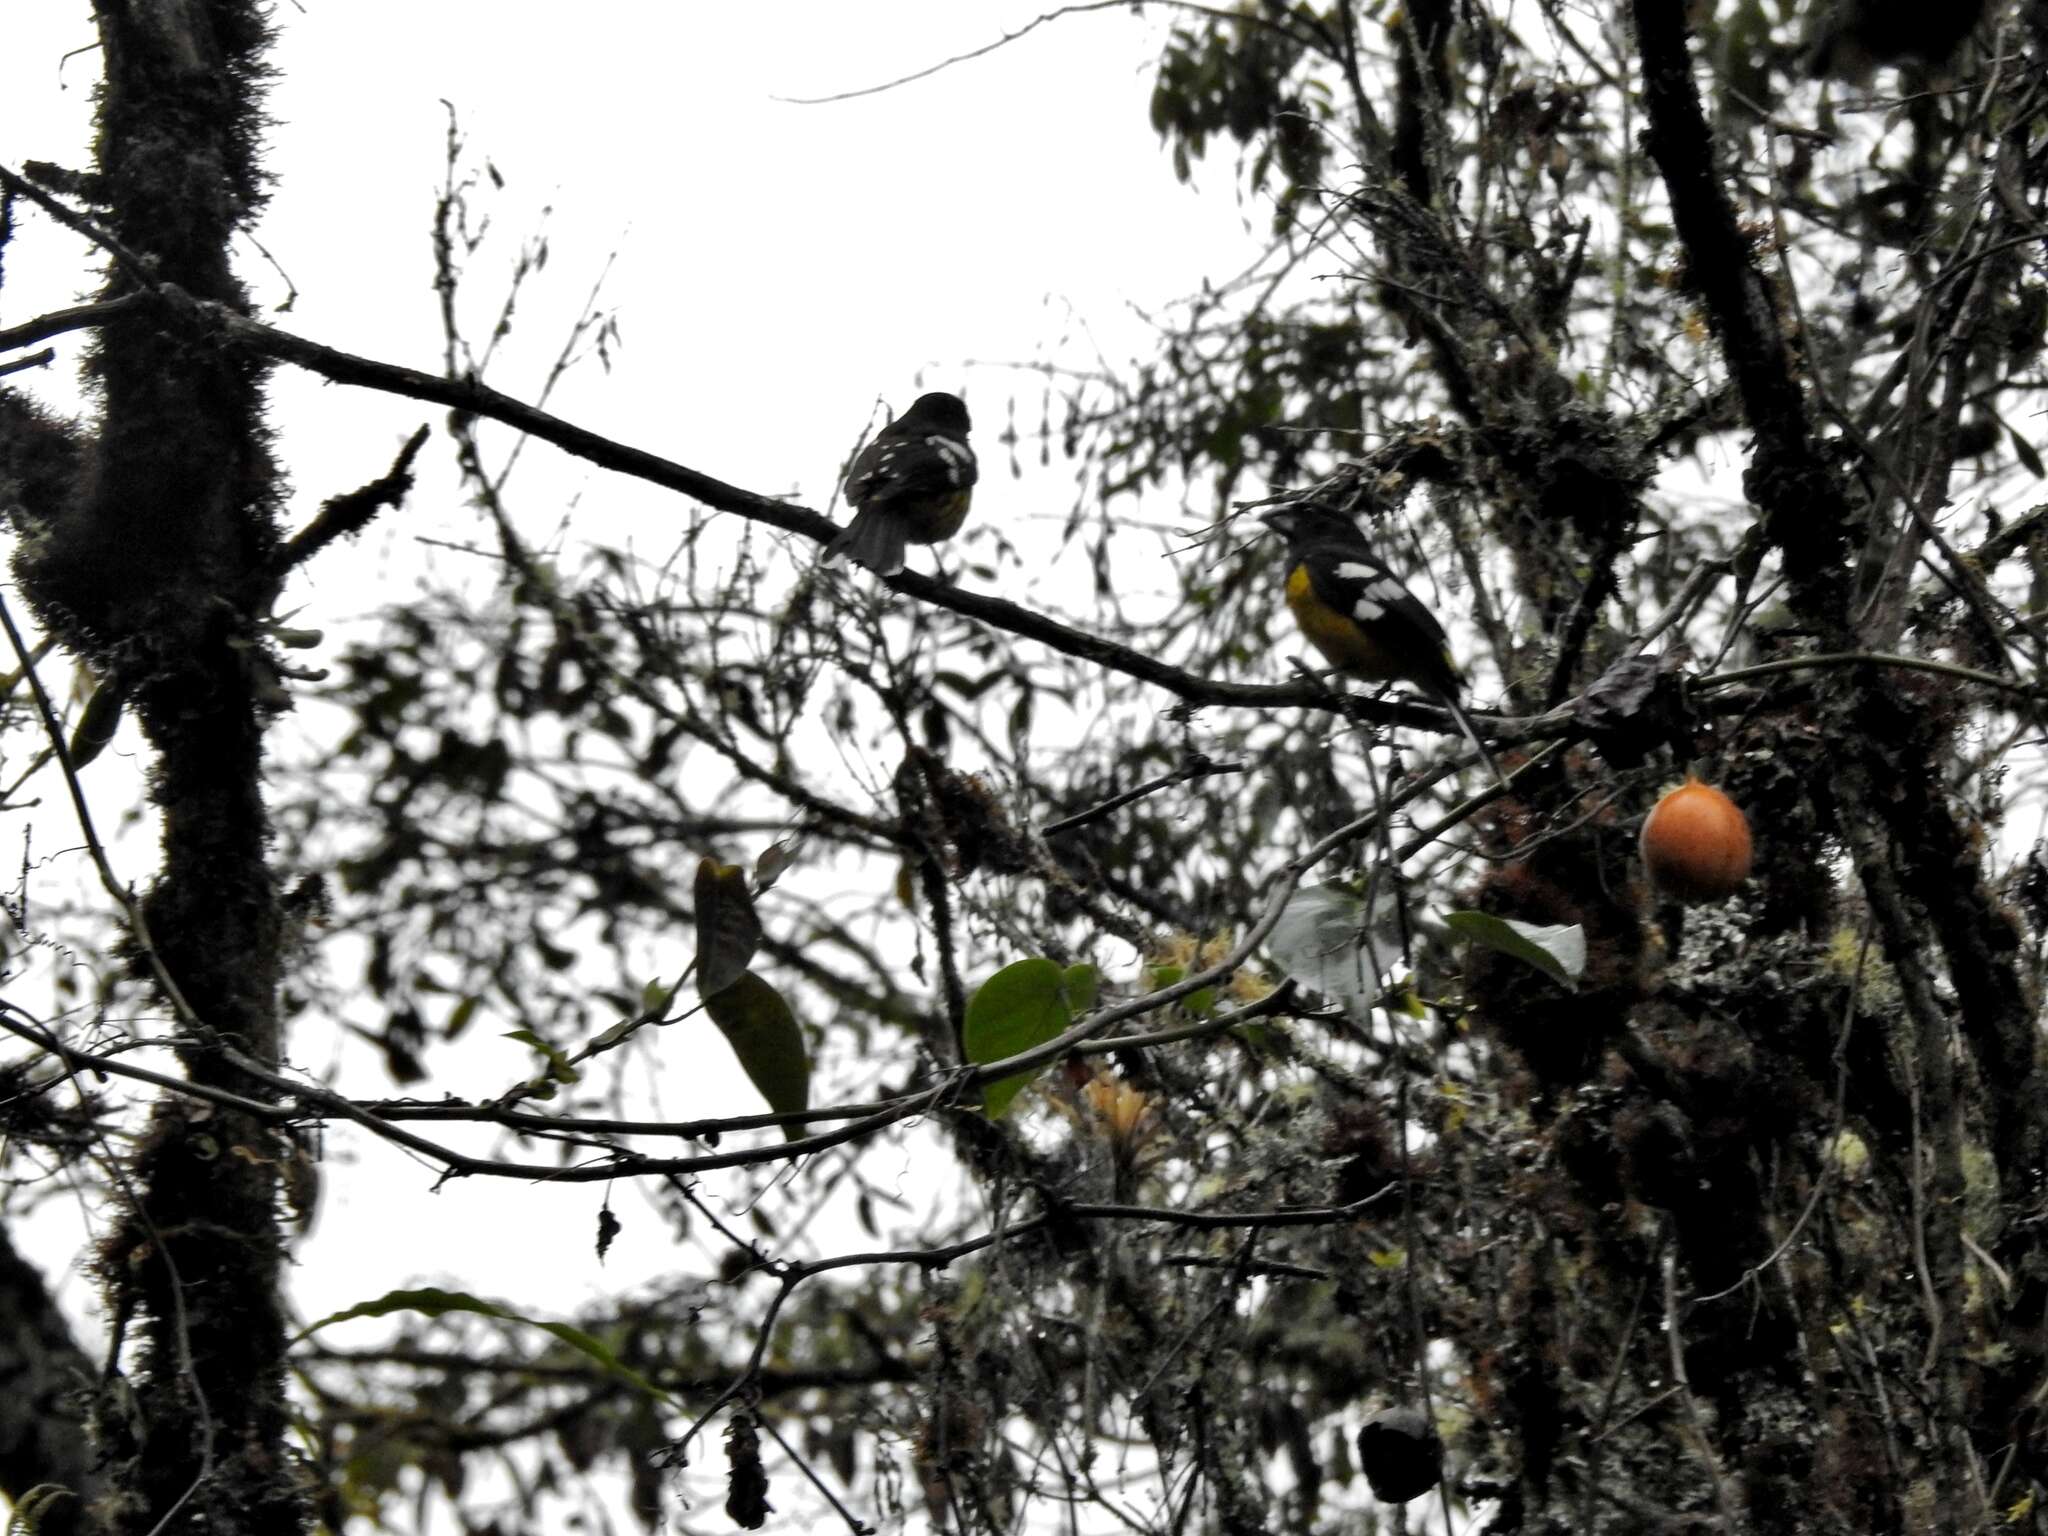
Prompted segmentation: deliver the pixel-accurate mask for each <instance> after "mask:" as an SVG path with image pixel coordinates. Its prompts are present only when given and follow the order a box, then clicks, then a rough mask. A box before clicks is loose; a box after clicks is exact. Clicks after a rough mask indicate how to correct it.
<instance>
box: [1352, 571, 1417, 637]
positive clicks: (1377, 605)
mask: <svg viewBox="0 0 2048 1536" xmlns="http://www.w3.org/2000/svg"><path fill="white" fill-rule="evenodd" d="M1337 578H1338V580H1340V581H1355V582H1357V583H1359V585H1360V586H1361V587H1362V588H1363V590H1362V591H1361V592H1360V593H1359V594H1358V598H1357V600H1356V601H1355V602H1353V603H1352V605H1351V616H1352V617H1353V618H1354V619H1356V620H1358V621H1359V622H1360V623H1361V624H1370V623H1372V621H1373V620H1375V619H1377V618H1379V617H1381V616H1382V615H1383V614H1385V613H1386V611H1387V610H1388V609H1389V608H1391V607H1393V606H1394V604H1396V603H1398V602H1400V601H1401V600H1402V599H1403V598H1405V597H1407V596H1408V589H1407V588H1406V587H1404V586H1402V585H1401V583H1400V582H1398V581H1396V580H1395V579H1394V578H1393V577H1391V576H1389V575H1388V574H1387V573H1386V571H1385V570H1383V569H1382V568H1381V567H1379V566H1377V565H1367V564H1366V563H1365V562H1364V561H1362V560H1340V561H1338V562H1337Z"/></svg>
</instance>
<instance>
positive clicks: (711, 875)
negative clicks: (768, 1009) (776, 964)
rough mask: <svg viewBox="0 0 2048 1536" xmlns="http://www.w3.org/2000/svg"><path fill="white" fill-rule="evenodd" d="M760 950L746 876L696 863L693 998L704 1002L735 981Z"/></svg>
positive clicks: (713, 863) (734, 868) (729, 867)
mask: <svg viewBox="0 0 2048 1536" xmlns="http://www.w3.org/2000/svg"><path fill="white" fill-rule="evenodd" d="M760 947H761V920H760V919H759V918H758V917H756V916H754V898H753V897H752V896H751V895H749V894H748V893H747V872H746V871H745V870H743V869H741V868H740V867H739V865H737V864H721V863H719V862H718V861H717V860H716V859H699V860H698V861H697V995H698V996H699V997H701V998H704V999H705V1000H706V1001H707V1002H708V1001H709V1000H710V999H711V998H712V997H713V996H715V995H716V994H718V993H720V992H723V991H724V990H725V989H726V988H727V987H729V986H731V985H732V984H733V983H734V982H736V981H738V980H739V979H740V976H741V974H742V973H743V972H744V971H745V970H746V968H747V963H748V962H749V961H751V960H752V959H753V958H754V951H755V950H757V949H759V948H760Z"/></svg>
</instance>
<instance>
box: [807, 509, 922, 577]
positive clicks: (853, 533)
mask: <svg viewBox="0 0 2048 1536" xmlns="http://www.w3.org/2000/svg"><path fill="white" fill-rule="evenodd" d="M909 543H910V539H909V536H908V535H907V534H906V533H905V531H904V527H903V522H902V519H900V518H898V517H895V516H894V515H892V514H890V513H888V512H878V511H876V510H874V509H873V508H871V507H863V508H861V510H860V511H858V512H856V513H854V514H853V521H852V522H851V523H849V524H847V527H846V531H845V532H844V533H842V534H840V535H839V537H838V538H836V539H834V540H833V541H832V542H831V543H830V544H827V545H826V546H825V558H826V559H827V560H836V559H838V558H839V557H840V556H841V555H845V556H847V557H848V558H849V559H851V560H852V561H853V562H854V564H856V565H864V566H866V567H867V568H868V569H869V570H871V571H873V572H874V573H875V574H876V575H877V576H893V575H895V574H896V573H897V572H898V571H900V570H902V569H903V551H904V550H905V549H906V548H907V547H908V546H909Z"/></svg>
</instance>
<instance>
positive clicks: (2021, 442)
mask: <svg viewBox="0 0 2048 1536" xmlns="http://www.w3.org/2000/svg"><path fill="white" fill-rule="evenodd" d="M2006 431H2007V432H2008V433H2011V436H2012V451H2013V452H2014V453H2016V454H2018V455H2019V456H2020V462H2021V463H2022V464H2024V465H2026V466H2027V472H2028V473H2029V474H2031V475H2032V476H2033V477H2034V478H2035V479H2036V480H2039V479H2041V478H2042V477H2043V475H2044V473H2048V471H2044V470H2043V468H2042V464H2041V455H2040V454H2039V453H2037V452H2035V451H2034V445H2033V444H2032V443H2030V442H2028V441H2027V440H2026V439H2025V438H2024V437H2021V436H2020V435H2019V433H2017V432H2014V431H2013V429H2012V428H2011V427H2007V428H2006ZM93 697H94V698H95V699H97V698H98V697H99V695H98V694H94V695H93ZM88 708H90V706H88ZM80 729H81V730H83V729H84V727H83V725H81V726H80ZM71 755H72V757H73V758H76V757H77V756H78V754H77V753H76V752H74V753H72V754H71Z"/></svg>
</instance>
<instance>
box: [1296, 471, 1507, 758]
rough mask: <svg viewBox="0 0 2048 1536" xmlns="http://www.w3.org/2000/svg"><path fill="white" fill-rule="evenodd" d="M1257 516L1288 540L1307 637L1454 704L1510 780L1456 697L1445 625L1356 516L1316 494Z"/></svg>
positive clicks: (1336, 658) (1365, 668) (1332, 655)
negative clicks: (1368, 539) (1325, 502)
mask: <svg viewBox="0 0 2048 1536" xmlns="http://www.w3.org/2000/svg"><path fill="white" fill-rule="evenodd" d="M1259 520H1260V521H1261V522H1263V523H1264V524H1266V526H1267V527H1269V528H1272V529H1273V530H1275V531H1276V532H1277V533H1279V534H1280V535H1281V537H1283V538H1285V539H1286V540H1287V606H1288V607H1289V608H1290V609H1292V610H1293V612H1294V621H1295V623H1297V624H1299V625H1300V626H1301V632H1302V634H1304V635H1306V636H1307V637H1308V640H1309V643H1310V644H1312V645H1314V646H1315V648H1316V649H1317V650H1319V651H1321V652H1322V653H1323V655H1324V657H1326V658H1327V659H1328V660H1329V662H1330V664H1331V665H1332V666H1334V667H1336V668H1337V669H1338V670H1339V671H1340V672H1344V673H1347V674H1348V675H1350V676H1352V677H1355V678H1359V679H1361V680H1362V681H1365V682H1369V683H1395V682H1400V683H1413V684H1414V685H1415V686H1416V687H1417V688H1420V689H1421V690H1422V691H1423V692H1424V693H1426V694H1427V695H1429V697H1431V698H1432V699H1434V700H1436V702H1437V703H1439V704H1441V705H1443V707H1444V708H1445V709H1447V710H1449V711H1450V715H1451V718H1452V719H1453V720H1455V721H1456V722H1457V723H1458V729H1459V730H1461V731H1463V732H1464V733H1465V739H1466V740H1467V741H1469V742H1471V743H1472V746H1473V748H1474V749H1475V750H1476V751H1477V752H1478V753H1479V756H1480V759H1481V760H1482V761H1483V762H1484V763H1485V764H1486V766H1487V767H1488V768H1490V769H1492V770H1493V776H1494V777H1495V778H1496V779H1499V780H1500V782H1501V783H1502V784H1506V783H1507V779H1506V777H1505V776H1504V775H1503V774H1502V773H1501V771H1500V766H1499V764H1497V763H1495V762H1494V760H1493V754H1492V753H1491V752H1489V751H1487V749H1486V744H1485V743H1484V742H1483V741H1481V740H1480V739H1479V733H1478V732H1477V731H1475V730H1473V729H1472V722H1471V720H1470V719H1469V718H1468V717H1467V716H1466V714H1465V709H1464V706H1463V705H1462V704H1460V703H1459V702H1458V696H1459V695H1460V694H1461V693H1462V692H1463V691H1464V687H1465V680H1464V678H1463V676H1461V675H1460V673H1459V671H1458V666H1457V663H1456V662H1454V661H1453V660H1451V649H1450V642H1449V640H1448V638H1447V637H1446V636H1445V634H1444V627H1443V625H1441V624H1439V623H1438V622H1437V621H1436V615H1435V614H1433V613H1431V612H1430V611H1429V610H1428V609H1427V608H1425V607H1423V605H1422V604H1421V603H1420V602H1419V601H1418V600H1417V599H1416V597H1415V594H1414V593H1412V592H1410V591H1409V590H1408V589H1407V588H1406V587H1405V586H1403V585H1402V584H1401V579H1400V578H1399V577H1398V576H1396V575H1395V574H1394V573H1393V572H1392V571H1391V570H1389V569H1388V568H1387V566H1386V563H1385V562H1384V561H1382V560H1381V559H1380V558H1379V556H1378V555H1376V554H1374V553H1373V549H1372V545H1371V544H1369V543H1367V542H1366V538H1365V535H1364V534H1362V533H1360V532H1359V531H1358V524H1356V523H1355V522H1353V521H1352V520H1351V519H1350V518H1349V517H1348V516H1346V515H1345V514H1344V513H1342V512H1339V511H1337V510H1336V509H1335V508H1334V507H1327V506H1324V505H1322V504H1321V503H1318V502H1313V501H1295V502H1290V503H1288V504H1287V505H1286V506H1283V507H1280V508H1277V509H1276V510H1274V511H1272V512H1268V513H1266V514H1265V515H1264V516H1263V517H1261V518H1260V519H1259Z"/></svg>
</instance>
